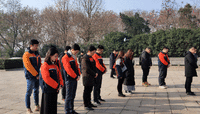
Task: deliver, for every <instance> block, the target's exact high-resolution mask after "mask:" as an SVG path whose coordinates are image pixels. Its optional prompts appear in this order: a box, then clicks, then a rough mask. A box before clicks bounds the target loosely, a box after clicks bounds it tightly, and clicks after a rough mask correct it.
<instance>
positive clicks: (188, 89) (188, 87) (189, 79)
mask: <svg viewBox="0 0 200 114" xmlns="http://www.w3.org/2000/svg"><path fill="white" fill-rule="evenodd" d="M192 80H193V77H186V80H185V89H186V92H191V84H192Z"/></svg>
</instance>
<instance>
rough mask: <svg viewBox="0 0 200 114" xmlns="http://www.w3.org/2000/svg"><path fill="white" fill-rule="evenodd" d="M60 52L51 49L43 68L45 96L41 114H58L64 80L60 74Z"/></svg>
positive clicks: (43, 96)
mask: <svg viewBox="0 0 200 114" xmlns="http://www.w3.org/2000/svg"><path fill="white" fill-rule="evenodd" d="M57 59H58V50H57V49H56V48H55V47H51V48H50V49H49V50H48V52H47V54H46V57H45V60H44V61H45V62H44V63H43V65H42V67H41V74H42V79H43V80H44V83H43V94H42V103H41V111H40V114H57V98H58V93H59V90H60V89H61V88H62V87H63V85H64V84H63V79H62V75H61V72H60V63H59V61H58V60H57Z"/></svg>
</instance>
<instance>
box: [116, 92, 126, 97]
mask: <svg viewBox="0 0 200 114" xmlns="http://www.w3.org/2000/svg"><path fill="white" fill-rule="evenodd" d="M118 96H119V97H126V95H124V94H123V93H119V94H118Z"/></svg>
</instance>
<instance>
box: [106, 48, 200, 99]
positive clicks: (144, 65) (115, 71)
mask: <svg viewBox="0 0 200 114" xmlns="http://www.w3.org/2000/svg"><path fill="white" fill-rule="evenodd" d="M196 50H197V48H196V47H194V46H192V47H191V48H190V49H189V51H187V52H186V53H185V76H186V81H185V89H186V94H187V95H195V94H194V92H192V91H191V83H192V80H193V77H195V76H197V72H196V69H197V68H198V65H197V59H198V56H197V55H196ZM168 51H169V48H168V47H163V49H162V51H161V52H160V53H159V54H158V71H159V77H158V83H159V88H161V89H167V85H166V82H165V78H166V76H167V69H168V68H169V67H170V60H169V57H168ZM133 53H134V52H133V51H132V50H131V49H129V50H128V51H127V53H126V54H124V53H123V51H119V54H118V51H117V50H113V52H112V53H111V55H110V69H111V74H110V77H111V78H115V77H114V76H113V75H117V78H118V92H119V96H123V97H125V95H124V94H123V93H122V84H124V90H125V92H129V93H132V91H134V90H135V86H134V85H135V78H134V62H133V61H132V59H133ZM150 53H151V48H149V47H147V48H146V49H145V50H144V51H143V52H142V54H141V55H140V57H139V65H141V69H142V71H143V76H142V86H145V87H148V86H150V85H151V84H150V83H149V82H148V81H147V77H148V75H149V71H150V68H151V66H152V60H151V56H150ZM124 69H126V70H124Z"/></svg>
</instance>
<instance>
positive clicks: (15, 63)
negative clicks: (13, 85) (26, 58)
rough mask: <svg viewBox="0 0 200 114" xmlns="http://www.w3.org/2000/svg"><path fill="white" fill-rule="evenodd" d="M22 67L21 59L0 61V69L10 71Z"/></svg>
mask: <svg viewBox="0 0 200 114" xmlns="http://www.w3.org/2000/svg"><path fill="white" fill-rule="evenodd" d="M22 67H23V62H22V59H0V69H12V68H22Z"/></svg>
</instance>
